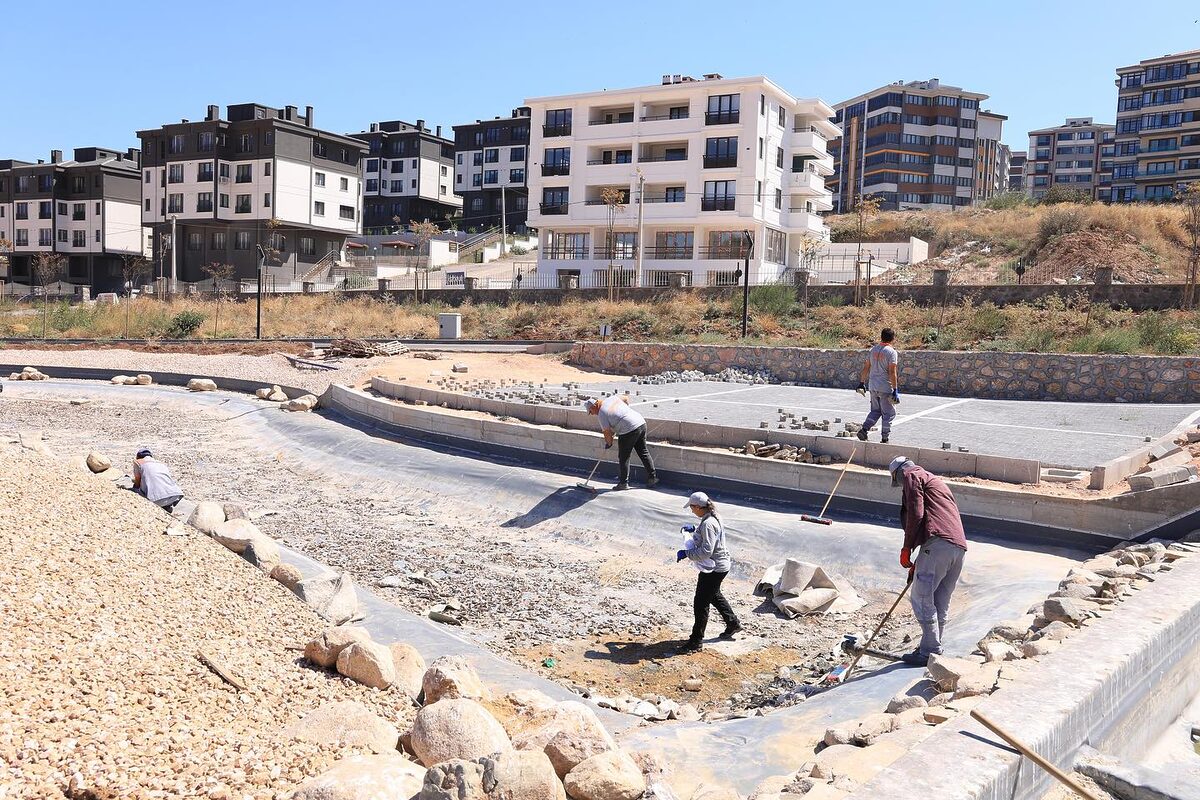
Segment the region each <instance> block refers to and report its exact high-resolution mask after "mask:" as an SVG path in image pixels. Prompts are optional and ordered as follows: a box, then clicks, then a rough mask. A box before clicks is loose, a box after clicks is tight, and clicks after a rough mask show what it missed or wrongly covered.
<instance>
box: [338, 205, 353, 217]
mask: <svg viewBox="0 0 1200 800" xmlns="http://www.w3.org/2000/svg"><path fill="white" fill-rule="evenodd" d="M338 217H339V218H341V219H354V206H338Z"/></svg>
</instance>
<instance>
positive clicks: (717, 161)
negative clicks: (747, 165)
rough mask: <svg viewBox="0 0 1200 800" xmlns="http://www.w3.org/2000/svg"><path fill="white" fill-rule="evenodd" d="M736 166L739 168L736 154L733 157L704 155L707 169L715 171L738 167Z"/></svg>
mask: <svg viewBox="0 0 1200 800" xmlns="http://www.w3.org/2000/svg"><path fill="white" fill-rule="evenodd" d="M736 166H737V154H736V153H734V154H732V155H724V156H718V155H709V154H708V153H705V154H704V168H705V169H714V168H716V167H736Z"/></svg>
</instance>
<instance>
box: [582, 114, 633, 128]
mask: <svg viewBox="0 0 1200 800" xmlns="http://www.w3.org/2000/svg"><path fill="white" fill-rule="evenodd" d="M627 122H633V112H632V111H631V112H629V116H628V117H627V118H626V119H621V118H620V117H618V118H617V119H589V120H588V125H623V124H625V123H627Z"/></svg>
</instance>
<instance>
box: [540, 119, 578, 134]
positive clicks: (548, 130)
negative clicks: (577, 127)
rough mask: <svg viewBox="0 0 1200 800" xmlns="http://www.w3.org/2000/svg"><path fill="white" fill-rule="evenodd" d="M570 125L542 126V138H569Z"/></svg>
mask: <svg viewBox="0 0 1200 800" xmlns="http://www.w3.org/2000/svg"><path fill="white" fill-rule="evenodd" d="M570 135H571V123H569V122H568V123H566V124H565V125H543V126H542V136H570Z"/></svg>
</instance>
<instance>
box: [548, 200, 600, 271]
mask: <svg viewBox="0 0 1200 800" xmlns="http://www.w3.org/2000/svg"><path fill="white" fill-rule="evenodd" d="M542 213H545V212H542ZM542 257H543V258H547V259H551V260H553V261H586V260H588V259H590V258H591V255H590V254H589V253H588V249H587V248H586V247H549V248H547V249H545V250H543V251H542Z"/></svg>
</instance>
